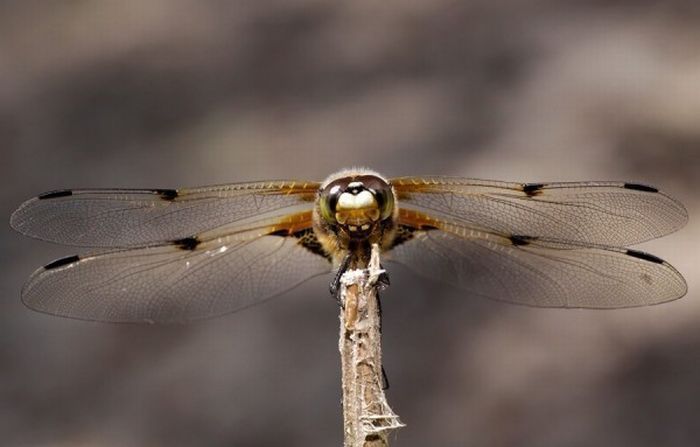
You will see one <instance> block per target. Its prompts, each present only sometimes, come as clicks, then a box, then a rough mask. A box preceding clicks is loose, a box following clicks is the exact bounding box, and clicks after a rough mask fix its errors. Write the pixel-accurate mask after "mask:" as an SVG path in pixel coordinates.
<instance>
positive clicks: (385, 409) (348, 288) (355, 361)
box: [338, 245, 404, 447]
mask: <svg viewBox="0 0 700 447" xmlns="http://www.w3.org/2000/svg"><path fill="white" fill-rule="evenodd" d="M382 273H383V270H382V269H381V267H380V263H379V248H378V247H377V246H376V245H374V246H373V247H372V256H371V260H370V262H369V265H368V268H367V269H366V270H364V269H363V270H349V271H347V272H345V273H344V274H343V276H342V277H341V280H340V281H341V288H340V297H341V302H342V303H343V309H342V310H341V312H340V340H339V343H338V347H339V349H340V357H341V364H342V382H343V422H344V439H345V442H344V446H345V447H370V446H371V447H378V446H382V447H383V446H388V445H389V442H388V436H389V434H390V433H391V432H392V431H393V430H395V429H397V428H400V427H403V426H404V425H403V424H402V423H401V421H400V420H399V417H398V416H397V415H396V414H394V412H393V411H392V410H391V408H390V407H389V404H388V403H387V401H386V396H385V394H384V389H383V380H382V350H381V332H380V315H379V305H378V296H377V292H378V291H377V287H378V284H377V281H378V279H379V275H380V274H382Z"/></svg>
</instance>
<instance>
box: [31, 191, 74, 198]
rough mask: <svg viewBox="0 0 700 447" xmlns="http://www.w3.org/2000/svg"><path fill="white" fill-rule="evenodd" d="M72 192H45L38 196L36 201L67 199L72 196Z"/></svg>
mask: <svg viewBox="0 0 700 447" xmlns="http://www.w3.org/2000/svg"><path fill="white" fill-rule="evenodd" d="M72 195H73V191H71V190H70V189H59V190H56V191H49V192H45V193H43V194H39V196H38V199H39V200H43V199H55V198H56V197H68V196H72Z"/></svg>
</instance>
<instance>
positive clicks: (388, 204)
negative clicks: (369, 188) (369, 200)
mask: <svg viewBox="0 0 700 447" xmlns="http://www.w3.org/2000/svg"><path fill="white" fill-rule="evenodd" d="M374 198H375V199H376V200H377V205H378V206H379V212H380V217H379V218H380V220H384V219H387V218H388V217H390V216H391V215H392V214H393V213H394V194H393V193H392V192H391V187H390V186H389V185H387V186H386V187H383V188H378V189H375V190H374Z"/></svg>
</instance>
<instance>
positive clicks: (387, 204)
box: [313, 171, 398, 262]
mask: <svg viewBox="0 0 700 447" xmlns="http://www.w3.org/2000/svg"><path fill="white" fill-rule="evenodd" d="M394 202H395V200H394V191H393V190H392V187H391V185H390V184H389V183H388V182H387V181H386V180H385V179H384V178H382V177H380V176H379V175H378V174H375V173H369V172H365V171H359V172H341V173H338V174H334V175H333V176H331V177H329V178H328V179H327V180H326V181H325V182H324V183H323V184H322V185H321V188H320V190H319V193H318V199H317V201H316V207H315V209H314V227H313V228H314V232H315V234H316V237H317V238H318V240H319V242H320V243H321V245H322V246H323V249H324V251H325V252H326V253H328V254H329V255H330V256H331V257H333V259H334V260H336V262H337V261H338V260H340V259H342V258H344V257H345V256H346V255H347V254H352V255H354V257H355V258H356V259H358V260H359V259H364V258H366V256H367V255H368V254H369V247H370V246H371V244H375V243H377V244H380V246H385V247H386V246H389V245H390V244H391V242H392V241H393V239H394V237H395V234H396V232H395V229H396V223H395V218H396V216H397V212H398V210H397V208H396V207H395V205H394Z"/></svg>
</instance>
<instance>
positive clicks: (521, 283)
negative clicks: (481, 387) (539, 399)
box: [387, 227, 687, 308]
mask: <svg viewBox="0 0 700 447" xmlns="http://www.w3.org/2000/svg"><path fill="white" fill-rule="evenodd" d="M447 230H448V231H442V230H438V229H431V230H426V231H420V230H408V229H405V228H404V231H403V236H402V237H403V240H402V241H401V242H400V243H399V245H397V246H395V247H394V248H393V249H392V250H391V251H390V252H389V253H387V259H388V260H391V261H395V262H398V263H401V264H404V265H406V266H407V267H409V268H410V269H411V270H413V271H414V272H416V273H417V274H419V275H422V276H426V277H429V278H432V279H435V280H438V281H441V282H445V283H448V284H452V285H454V286H456V287H459V288H461V289H464V290H466V291H468V292H471V293H473V294H475V295H480V296H484V297H488V298H492V299H496V300H500V301H507V302H511V303H516V304H523V305H529V306H537V307H569V308H571V307H582V308H618V307H635V306H645V305H651V304H658V303H663V302H666V301H671V300H675V299H677V298H680V297H682V296H683V295H684V294H685V293H686V290H687V287H686V283H685V281H684V279H683V277H682V276H681V275H680V274H679V273H678V272H677V271H676V270H675V269H674V268H673V267H672V266H671V265H670V264H668V263H666V262H665V261H663V260H661V259H659V258H657V257H655V256H653V255H649V254H647V253H643V252H640V251H636V250H629V249H617V248H613V247H602V246H581V245H575V244H571V243H561V242H557V241H551V240H550V241H548V240H545V239H537V238H527V237H524V236H512V237H505V236H500V235H496V234H492V233H484V232H479V231H475V230H471V229H468V228H463V227H462V228H460V227H452V228H448V229H447Z"/></svg>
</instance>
